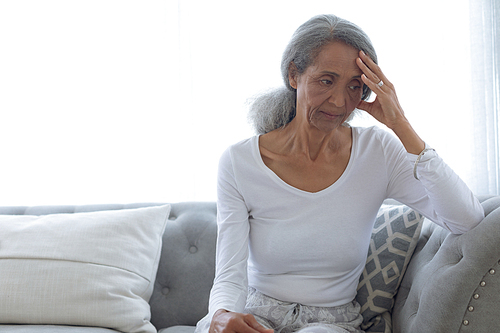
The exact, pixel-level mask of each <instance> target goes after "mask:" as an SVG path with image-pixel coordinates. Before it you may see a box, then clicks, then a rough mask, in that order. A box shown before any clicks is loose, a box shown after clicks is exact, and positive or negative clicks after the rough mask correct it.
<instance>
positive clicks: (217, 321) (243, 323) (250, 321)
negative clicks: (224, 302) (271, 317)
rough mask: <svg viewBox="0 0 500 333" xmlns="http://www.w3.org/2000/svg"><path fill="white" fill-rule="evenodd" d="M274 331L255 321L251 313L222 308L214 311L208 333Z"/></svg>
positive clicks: (266, 332) (259, 332) (261, 332)
mask: <svg viewBox="0 0 500 333" xmlns="http://www.w3.org/2000/svg"><path fill="white" fill-rule="evenodd" d="M233 332H235V333H274V330H273V329H267V328H265V327H264V326H262V325H261V324H259V323H258V322H257V320H256V319H255V317H254V316H253V315H251V314H244V313H237V312H229V311H226V310H224V309H220V310H217V311H216V312H215V313H214V316H213V318H212V322H211V323H210V330H209V333H233Z"/></svg>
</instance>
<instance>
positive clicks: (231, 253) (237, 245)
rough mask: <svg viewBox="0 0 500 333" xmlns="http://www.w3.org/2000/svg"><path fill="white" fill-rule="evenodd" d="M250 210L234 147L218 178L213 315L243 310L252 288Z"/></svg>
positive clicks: (224, 158)
mask: <svg viewBox="0 0 500 333" xmlns="http://www.w3.org/2000/svg"><path fill="white" fill-rule="evenodd" d="M248 216H249V214H248V209H247V207H246V204H245V202H244V200H243V198H242V196H241V194H240V192H239V191H238V186H237V182H236V179H235V175H234V170H233V163H232V156H231V148H229V149H228V150H226V152H224V154H223V155H222V157H221V159H220V163H219V171H218V180H217V228H218V229H217V249H216V270H215V280H214V285H213V287H212V290H211V293H210V303H209V316H210V318H212V316H213V314H214V313H215V312H216V311H217V310H219V309H225V310H227V311H234V312H242V311H243V309H244V308H245V303H246V298H247V288H248V277H247V261H248V256H249V249H248V237H249V232H250V225H249V221H248Z"/></svg>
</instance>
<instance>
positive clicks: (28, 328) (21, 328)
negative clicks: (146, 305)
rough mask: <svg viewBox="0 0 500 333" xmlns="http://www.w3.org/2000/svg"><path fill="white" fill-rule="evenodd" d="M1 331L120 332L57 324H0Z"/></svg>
mask: <svg viewBox="0 0 500 333" xmlns="http://www.w3.org/2000/svg"><path fill="white" fill-rule="evenodd" d="M0 332H2V333H120V332H119V331H116V330H112V329H109V328H101V327H88V326H87V327H84V326H58V325H0Z"/></svg>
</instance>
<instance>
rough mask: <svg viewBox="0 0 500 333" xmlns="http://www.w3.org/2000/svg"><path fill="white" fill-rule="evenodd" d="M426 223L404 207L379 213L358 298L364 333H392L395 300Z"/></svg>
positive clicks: (420, 216) (383, 207)
mask: <svg viewBox="0 0 500 333" xmlns="http://www.w3.org/2000/svg"><path fill="white" fill-rule="evenodd" d="M423 220H424V217H423V216H422V215H420V214H419V213H417V212H415V211H414V210H413V209H410V208H409V207H407V206H404V205H384V206H382V208H381V209H380V210H379V213H378V215H377V219H376V221H375V225H374V228H373V232H372V237H371V240H370V248H369V251H368V258H367V261H366V266H365V269H364V270H363V273H362V274H361V278H360V282H359V285H358V293H357V296H356V300H357V301H358V303H359V304H361V314H362V315H363V325H362V327H361V328H362V329H363V330H364V331H366V332H381V333H386V332H387V333H390V332H391V328H392V321H391V316H390V312H391V311H392V306H393V304H394V300H393V298H394V296H395V295H396V292H397V291H398V288H399V285H400V283H401V280H402V278H403V275H404V272H405V271H406V268H407V266H408V264H409V262H410V258H411V256H412V254H413V251H414V249H415V247H416V245H417V241H418V237H419V235H420V230H421V229H422V222H423Z"/></svg>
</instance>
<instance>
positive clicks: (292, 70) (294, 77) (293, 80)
mask: <svg viewBox="0 0 500 333" xmlns="http://www.w3.org/2000/svg"><path fill="white" fill-rule="evenodd" d="M298 73H299V70H298V69H297V66H296V65H295V63H294V62H293V61H292V62H291V63H290V66H288V82H289V83H290V86H291V87H292V88H293V89H297V81H298V77H299V74H298Z"/></svg>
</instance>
